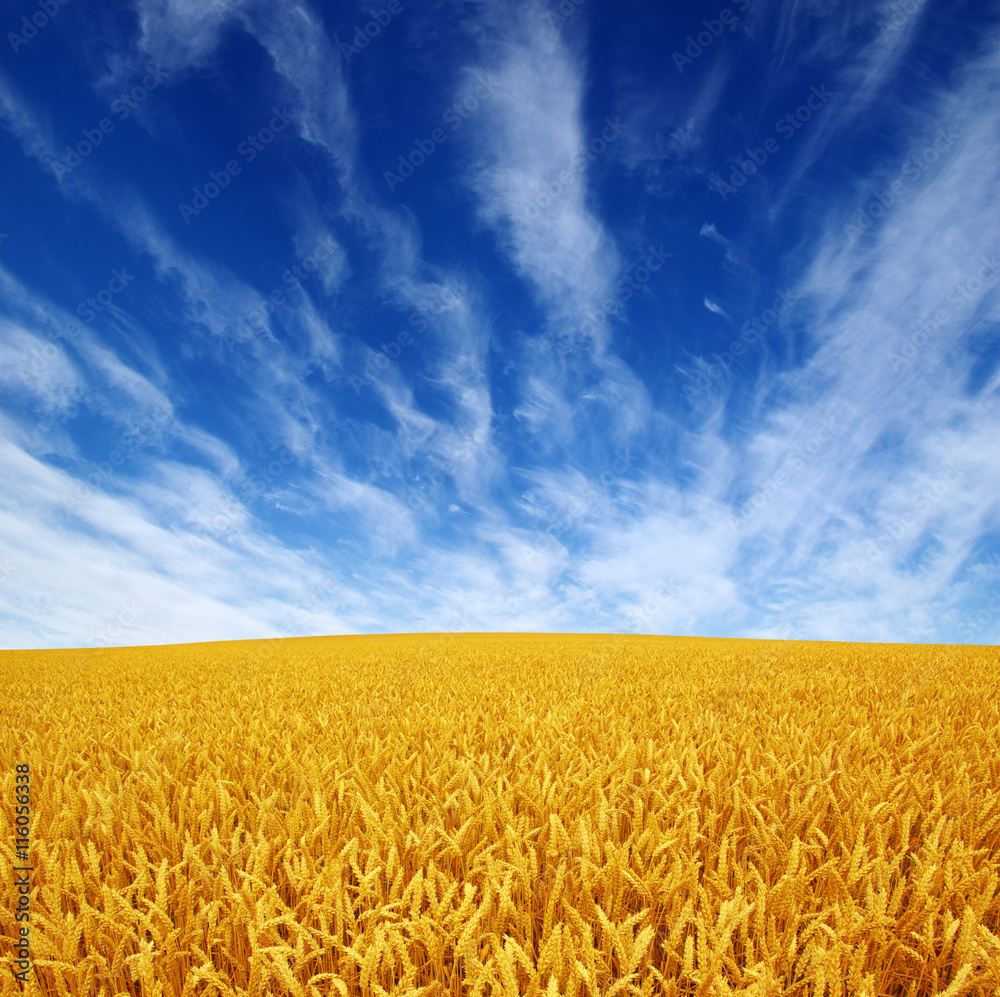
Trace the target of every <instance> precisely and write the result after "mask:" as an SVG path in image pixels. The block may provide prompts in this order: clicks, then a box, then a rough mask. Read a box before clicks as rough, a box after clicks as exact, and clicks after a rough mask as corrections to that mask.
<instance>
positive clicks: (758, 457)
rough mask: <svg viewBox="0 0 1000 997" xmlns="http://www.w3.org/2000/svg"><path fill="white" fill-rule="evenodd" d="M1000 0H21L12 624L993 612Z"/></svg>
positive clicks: (4, 80)
mask: <svg viewBox="0 0 1000 997" xmlns="http://www.w3.org/2000/svg"><path fill="white" fill-rule="evenodd" d="M668 7H673V8H674V9H667V8H668ZM998 14H1000V11H998V7H997V5H996V4H995V3H990V4H987V3H979V2H970V3H953V2H949V3H945V2H944V0H926V2H924V3H919V2H917V0H902V2H901V0H896V2H893V3H877V2H870V0H869V2H865V3H860V2H846V3H840V4H831V3H829V2H823V3H820V2H818V0H796V2H790V0H786V2H764V0H736V2H733V3H731V4H729V6H724V5H721V4H719V3H717V2H716V3H687V4H682V5H661V4H654V3H649V2H645V3H640V2H636V0H633V2H625V3H622V2H616V3H609V2H598V0H581V2H579V3H574V2H573V0H564V2H563V3H562V4H561V5H560V4H552V5H551V6H549V5H546V4H544V3H531V2H510V3H473V2H465V3H462V2H457V0H431V2H424V3H420V4H417V3H411V2H406V0H391V2H383V0H375V3H374V4H373V3H364V4H347V3H332V2H327V0H322V2H320V0H316V2H305V0H299V2H291V0H217V2H215V3H209V2H204V3H202V2H198V3H194V2H188V0H136V2H134V3H130V4H124V3H108V2H101V3H98V2H97V0H69V2H66V3H61V2H58V0H43V2H38V0H25V2H20V0H16V2H14V0H7V2H6V3H5V4H4V7H3V20H2V30H3V34H4V38H3V39H2V40H0V48H2V52H3V55H2V59H0V123H2V125H3V127H2V128H0V165H2V189H0V391H2V395H0V474H2V480H3V483H4V487H3V489H2V491H0V646H6V647H60V646H63V647H65V646H71V647H72V646H87V645H97V644H145V643H163V642H174V641H195V640H213V639H230V638H245V637H265V636H272V635H278V634H284V635H303V634H327V633H364V632H381V631H390V632H412V631H441V630H475V631H500V630H521V631H567V632H577V631H579V632H602V631H604V632H607V631H613V632H647V633H666V634H695V635H704V636H733V637H768V636H777V637H801V638H806V639H824V640H862V641H915V642H946V643H977V644H986V643H995V642H996V641H997V640H998V638H1000V543H998V538H1000V530H998V527H1000V516H998V513H1000V503H998V500H997V496H998V495H1000V460H998V448H997V444H996V440H997V437H998V430H1000V404H998V385H1000V374H998V361H1000V349H998V336H997V332H998V328H1000V326H998V304H1000V295H998V293H997V289H998V286H1000V279H998V273H1000V261H998V259H997V253H998V250H1000V246H998V241H1000V238H998V236H1000V225H998V222H1000V211H998V195H1000V115H998V113H997V108H998V107H1000V16H998Z"/></svg>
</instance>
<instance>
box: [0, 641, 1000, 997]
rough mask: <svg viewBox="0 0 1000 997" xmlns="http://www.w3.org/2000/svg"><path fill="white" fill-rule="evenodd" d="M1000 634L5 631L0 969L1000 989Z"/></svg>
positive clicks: (198, 977)
mask: <svg viewBox="0 0 1000 997" xmlns="http://www.w3.org/2000/svg"><path fill="white" fill-rule="evenodd" d="M997 665H998V658H997V652H996V649H994V648H985V647H948V648H941V647H930V646H899V645H864V644H834V643H808V642H780V641H726V640H699V639H694V638H647V637H627V638H623V637H599V636H571V637H567V636H541V635H501V634H493V635H460V636H454V635H452V636H448V637H445V636H441V637H438V636H434V635H430V636H400V637H364V638H362V637H357V638H325V639H320V638H309V639H299V640H286V641H281V642H233V643H220V644H204V645H178V646H172V647H151V648H137V649H121V650H108V651H103V652H96V651H95V652H79V651H67V652H58V651H53V652H3V653H2V654H0V675H2V676H3V680H4V688H5V690H6V693H7V696H6V699H5V702H4V705H3V728H2V735H0V736H2V756H3V760H4V765H3V770H2V773H0V779H2V784H3V788H4V801H5V806H4V807H3V808H2V811H0V813H2V816H0V841H2V842H3V845H2V853H0V861H2V865H3V872H2V875H3V876H4V878H5V882H4V886H5V896H8V897H9V896H14V893H15V890H14V884H13V877H14V875H15V874H14V873H13V872H12V871H11V870H12V869H13V867H14V866H15V865H19V864H21V863H19V862H17V861H16V857H15V851H14V847H13V844H12V843H13V840H14V818H13V814H14V808H13V806H12V805H10V802H11V801H12V800H13V799H14V796H15V779H14V770H15V764H17V763H28V764H30V766H31V838H30V843H31V853H30V859H31V861H30V865H31V866H33V871H32V873H31V890H32V892H31V897H30V903H31V906H30V916H31V920H30V926H31V948H32V960H31V961H32V976H31V979H30V981H29V982H28V983H27V985H26V986H24V987H23V990H22V986H21V984H19V983H18V982H17V981H16V980H15V978H14V963H15V955H14V950H13V945H12V940H13V939H14V938H15V936H16V935H17V932H18V931H19V928H20V925H19V924H18V923H17V922H16V921H15V917H14V908H13V905H12V904H5V905H4V906H3V908H2V909H0V935H2V939H0V973H2V981H3V982H2V985H0V986H2V989H0V993H2V994H3V995H4V997H6V995H13V994H19V993H22V992H23V993H26V994H46V995H60V997H62V995H73V997H84V995H86V997H91V995H93V997H124V995H128V997H139V995H142V997H151V995H156V997H188V995H191V997H194V995H225V997H231V995H232V997H235V995H248V997H256V995H258V994H281V995H294V997H319V995H326V994H331V995H339V997H353V995H361V994H364V995H369V994H371V995H381V997H387V995H389V994H393V995H400V997H402V995H417V994H419V995H421V997H422V995H431V994H445V993H447V994H452V995H456V997H457V995H459V994H469V995H476V997H493V995H508V997H512V995H514V994H525V995H531V997H542V995H543V994H544V995H556V994H560V995H572V997H597V995H598V994H600V995H608V997H619V995H620V997H626V995H633V994H634V995H637V997H638V995H642V997H651V995H652V994H665V995H672V997H680V995H703V997H710V995H711V997H715V995H720V997H721V995H727V994H745V995H748V997H772V995H778V994H790V995H803V997H804V995H817V997H819V995H824V997H826V995H828V997H841V995H854V994H858V995H865V997H888V995H906V997H925V995H927V997H929V995H948V997H962V995H970V994H981V995H990V994H996V993H997V992H1000V939H998V934H1000V858H998V846H1000V793H998V789H1000V761H998V752H997V745H998V743H1000V677H998V672H997Z"/></svg>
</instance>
